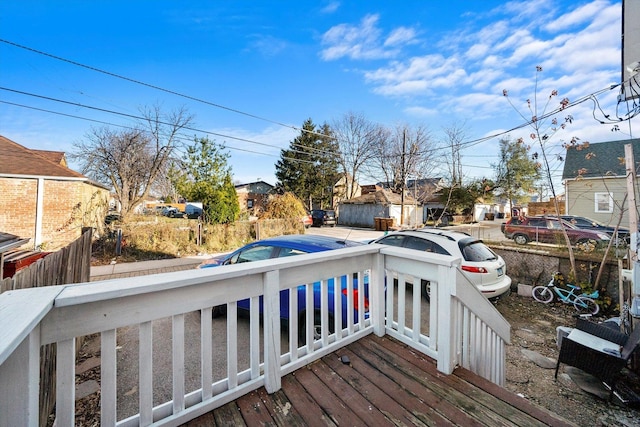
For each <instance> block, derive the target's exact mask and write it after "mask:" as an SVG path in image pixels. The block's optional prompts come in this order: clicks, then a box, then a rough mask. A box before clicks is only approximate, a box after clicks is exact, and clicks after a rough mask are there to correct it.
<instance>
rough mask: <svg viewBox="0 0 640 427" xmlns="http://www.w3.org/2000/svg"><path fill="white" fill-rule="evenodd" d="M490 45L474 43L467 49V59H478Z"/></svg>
mask: <svg viewBox="0 0 640 427" xmlns="http://www.w3.org/2000/svg"><path fill="white" fill-rule="evenodd" d="M490 49H491V47H490V46H489V45H488V44H486V43H476V44H474V45H473V46H471V47H470V48H469V50H467V58H469V59H474V60H475V59H480V58H482V57H484V56H485V55H486V54H487V53H488V52H489V50H490Z"/></svg>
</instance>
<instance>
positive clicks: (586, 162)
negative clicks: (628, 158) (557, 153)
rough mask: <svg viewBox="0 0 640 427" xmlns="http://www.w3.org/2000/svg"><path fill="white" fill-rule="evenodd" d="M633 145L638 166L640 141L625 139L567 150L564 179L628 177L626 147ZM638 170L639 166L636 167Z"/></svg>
mask: <svg viewBox="0 0 640 427" xmlns="http://www.w3.org/2000/svg"><path fill="white" fill-rule="evenodd" d="M626 144H631V145H632V147H633V157H634V159H635V162H636V165H637V164H638V162H640V139H637V138H636V139H625V140H622V141H609V142H601V143H597V144H589V146H588V147H580V146H578V147H570V148H567V156H566V158H565V162H564V170H563V172H562V179H563V180H565V179H576V178H577V177H578V176H580V177H583V178H596V177H623V176H625V175H626V167H625V160H624V146H625V145H626ZM636 168H637V166H636Z"/></svg>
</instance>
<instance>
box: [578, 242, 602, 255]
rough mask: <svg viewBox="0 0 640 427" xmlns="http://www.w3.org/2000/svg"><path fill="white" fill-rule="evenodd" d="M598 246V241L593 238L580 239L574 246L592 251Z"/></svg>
mask: <svg viewBox="0 0 640 427" xmlns="http://www.w3.org/2000/svg"><path fill="white" fill-rule="evenodd" d="M597 247H598V242H597V241H596V240H594V239H582V240H578V241H577V242H576V248H578V250H581V251H582V252H593V251H594V250H595V249H596V248H597Z"/></svg>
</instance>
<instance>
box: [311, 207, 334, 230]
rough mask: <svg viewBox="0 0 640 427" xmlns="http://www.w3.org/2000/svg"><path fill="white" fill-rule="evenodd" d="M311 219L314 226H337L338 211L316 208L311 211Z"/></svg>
mask: <svg viewBox="0 0 640 427" xmlns="http://www.w3.org/2000/svg"><path fill="white" fill-rule="evenodd" d="M311 219H312V221H313V226H314V227H322V226H323V225H330V226H331V227H335V226H336V211H332V210H325V209H314V210H312V211H311Z"/></svg>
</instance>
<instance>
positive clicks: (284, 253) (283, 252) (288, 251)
mask: <svg viewBox="0 0 640 427" xmlns="http://www.w3.org/2000/svg"><path fill="white" fill-rule="evenodd" d="M306 253H307V252H305V251H301V250H300V249H293V248H280V252H279V253H278V257H279V258H284V257H288V256H293V255H302V254H306Z"/></svg>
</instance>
